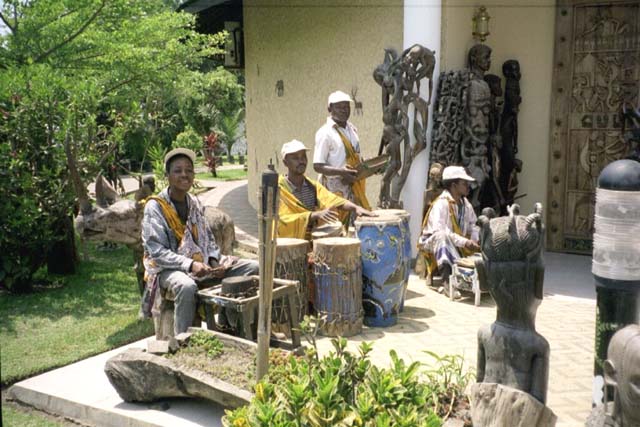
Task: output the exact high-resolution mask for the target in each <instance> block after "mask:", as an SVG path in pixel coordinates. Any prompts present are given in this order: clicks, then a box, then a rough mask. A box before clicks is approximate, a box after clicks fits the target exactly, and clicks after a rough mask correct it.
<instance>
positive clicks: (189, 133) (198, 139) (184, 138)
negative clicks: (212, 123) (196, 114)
mask: <svg viewBox="0 0 640 427" xmlns="http://www.w3.org/2000/svg"><path fill="white" fill-rule="evenodd" d="M203 144H204V142H203V140H202V136H200V135H198V133H197V132H196V131H195V130H194V129H193V128H192V127H191V126H187V127H186V128H185V130H184V131H183V132H180V133H179V134H178V136H176V140H175V141H173V144H171V146H172V148H179V147H184V148H188V149H189V150H192V151H193V152H195V153H199V152H200V151H202V148H203V146H204V145H203Z"/></svg>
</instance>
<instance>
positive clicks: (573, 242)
mask: <svg viewBox="0 0 640 427" xmlns="http://www.w3.org/2000/svg"><path fill="white" fill-rule="evenodd" d="M639 26H640V1H638V0H635V1H609V2H607V3H603V2H595V1H576V0H560V1H559V3H558V8H557V12H556V37H555V59H554V80H553V86H552V87H553V94H552V112H551V145H550V150H549V187H548V188H549V190H548V204H549V208H548V210H547V247H548V249H550V250H555V251H562V252H578V253H590V251H591V239H592V234H593V222H594V203H595V188H596V186H597V180H598V175H599V174H600V171H601V170H602V169H603V168H604V167H605V166H606V165H608V164H609V163H611V162H612V161H614V160H618V159H620V158H623V157H625V156H626V155H627V152H628V149H629V147H628V146H627V144H626V143H625V140H624V139H623V134H622V118H621V114H620V112H621V108H622V105H623V103H626V104H628V105H629V106H637V104H638V89H639V80H640V65H639V51H640V43H639V40H638V34H639Z"/></svg>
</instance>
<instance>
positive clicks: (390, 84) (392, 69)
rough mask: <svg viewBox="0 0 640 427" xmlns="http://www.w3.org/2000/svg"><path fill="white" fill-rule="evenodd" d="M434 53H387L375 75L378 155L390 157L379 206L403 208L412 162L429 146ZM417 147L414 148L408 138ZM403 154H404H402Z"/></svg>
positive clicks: (415, 49) (417, 47)
mask: <svg viewBox="0 0 640 427" xmlns="http://www.w3.org/2000/svg"><path fill="white" fill-rule="evenodd" d="M434 67H435V55H434V52H433V51H431V50H429V49H427V48H426V47H424V46H421V45H419V44H415V45H413V46H411V47H409V48H407V49H405V50H404V51H403V52H402V55H398V52H397V51H396V50H395V49H385V55H384V60H383V63H382V64H380V65H378V66H377V67H376V68H375V70H374V71H373V78H374V80H375V81H376V83H378V84H379V85H380V87H381V89H382V111H383V113H382V122H383V129H382V139H381V141H380V149H379V152H378V154H379V155H380V154H383V153H385V154H389V156H390V160H389V163H388V165H387V168H386V169H385V172H384V176H383V178H382V186H381V189H380V197H379V202H378V205H379V206H380V207H383V208H402V202H400V192H401V191H402V187H403V186H404V183H405V181H406V179H407V176H408V175H409V170H410V168H411V163H412V162H413V159H414V158H415V157H416V156H417V155H418V154H419V153H420V152H421V151H422V150H424V148H425V147H426V145H427V137H426V130H427V125H428V120H427V117H428V112H429V104H430V99H431V91H432V84H433V83H432V80H433V69H434ZM425 78H427V79H429V95H428V98H427V99H426V100H425V99H424V98H422V97H421V96H420V83H421V81H422V80H423V79H425ZM411 105H413V107H414V108H413V111H412V113H413V121H412V123H413V125H412V127H411V129H409V123H410V120H409V111H410V108H409V107H410V106H411ZM410 133H411V134H413V136H414V138H415V144H414V145H413V147H411V143H410V138H409V135H410ZM401 150H402V151H401Z"/></svg>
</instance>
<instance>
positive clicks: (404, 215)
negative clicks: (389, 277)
mask: <svg viewBox="0 0 640 427" xmlns="http://www.w3.org/2000/svg"><path fill="white" fill-rule="evenodd" d="M373 212H374V213H376V214H378V215H380V216H385V217H397V218H400V221H402V228H403V230H404V231H403V233H402V234H403V241H404V242H403V248H404V289H403V291H402V302H401V303H400V311H403V310H404V298H405V296H406V294H407V286H408V284H409V275H410V274H411V258H412V253H411V248H412V246H411V229H410V228H409V220H410V219H411V214H410V213H409V212H407V211H405V210H404V209H377V210H375V211H373Z"/></svg>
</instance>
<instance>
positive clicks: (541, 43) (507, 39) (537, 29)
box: [440, 0, 555, 213]
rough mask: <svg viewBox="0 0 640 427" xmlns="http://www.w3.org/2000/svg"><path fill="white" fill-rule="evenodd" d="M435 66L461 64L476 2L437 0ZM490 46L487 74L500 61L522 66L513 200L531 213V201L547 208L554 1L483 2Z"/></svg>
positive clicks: (498, 67) (444, 67)
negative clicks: (520, 162)
mask: <svg viewBox="0 0 640 427" xmlns="http://www.w3.org/2000/svg"><path fill="white" fill-rule="evenodd" d="M443 5H444V7H443V11H442V16H443V19H442V57H441V64H440V70H441V71H447V70H452V69H459V68H462V67H465V66H466V65H467V64H466V55H467V52H468V51H469V49H470V48H471V46H473V40H472V37H471V18H472V16H473V13H474V11H475V10H476V8H477V7H478V6H479V5H480V3H477V2H475V1H473V0H443ZM487 11H488V12H489V15H490V16H491V20H490V22H489V26H490V29H489V31H490V32H491V35H490V36H489V37H488V39H487V40H486V42H485V43H486V44H487V45H489V46H490V47H491V48H492V49H493V52H492V65H491V70H490V72H491V73H493V74H497V75H499V76H501V77H502V63H503V62H504V61H506V60H507V59H517V60H518V61H519V62H520V68H521V70H522V79H521V80H520V89H521V96H522V104H521V105H520V114H519V116H518V132H519V135H518V148H519V153H518V158H520V159H522V160H523V162H524V169H523V171H522V173H521V174H520V176H519V183H520V185H519V191H518V193H520V194H523V193H526V194H527V196H526V197H524V198H522V199H520V200H519V201H518V203H519V204H520V206H521V207H522V212H523V213H525V212H531V211H532V210H533V205H534V203H535V202H542V203H543V205H544V206H545V208H546V207H547V203H546V202H547V168H548V157H549V156H548V152H549V143H550V131H549V124H550V109H551V78H552V71H553V70H552V67H553V49H554V44H553V40H554V39H553V37H554V30H555V2H554V1H553V0H508V1H505V0H498V1H497V2H494V3H491V4H490V5H488V6H487Z"/></svg>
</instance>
